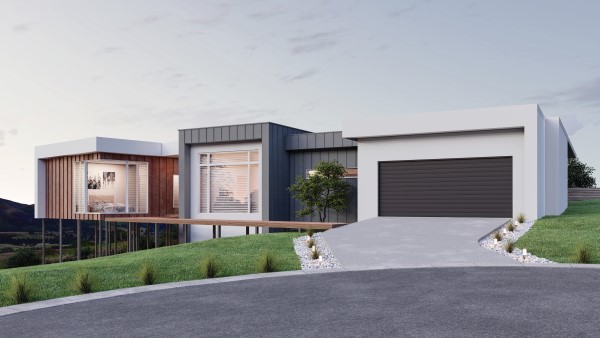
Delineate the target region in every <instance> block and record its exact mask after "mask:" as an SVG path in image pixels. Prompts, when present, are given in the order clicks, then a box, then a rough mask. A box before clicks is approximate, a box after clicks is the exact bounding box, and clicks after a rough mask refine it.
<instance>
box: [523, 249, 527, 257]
mask: <svg viewBox="0 0 600 338" xmlns="http://www.w3.org/2000/svg"><path fill="white" fill-rule="evenodd" d="M525 257H527V249H523V258H525Z"/></svg>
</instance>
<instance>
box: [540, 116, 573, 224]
mask: <svg viewBox="0 0 600 338" xmlns="http://www.w3.org/2000/svg"><path fill="white" fill-rule="evenodd" d="M545 125H546V134H545V135H546V141H545V154H546V158H545V179H546V184H545V185H546V191H545V194H546V196H545V201H546V215H560V214H562V213H563V212H564V211H565V209H566V208H567V205H568V199H569V198H568V195H569V191H568V179H569V178H568V167H569V163H568V161H569V159H568V156H569V154H568V151H569V149H568V147H569V141H568V138H567V134H566V132H565V130H564V128H563V126H562V123H561V122H560V119H559V118H558V117H551V118H547V119H546V121H545Z"/></svg>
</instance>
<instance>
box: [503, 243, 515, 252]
mask: <svg viewBox="0 0 600 338" xmlns="http://www.w3.org/2000/svg"><path fill="white" fill-rule="evenodd" d="M514 249H515V242H512V241H508V242H506V243H504V250H505V251H506V252H508V253H512V252H513V250H514Z"/></svg>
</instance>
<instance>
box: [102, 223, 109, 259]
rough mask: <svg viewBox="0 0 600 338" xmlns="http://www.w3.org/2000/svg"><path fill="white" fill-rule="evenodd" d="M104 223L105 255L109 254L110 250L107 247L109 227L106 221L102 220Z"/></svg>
mask: <svg viewBox="0 0 600 338" xmlns="http://www.w3.org/2000/svg"><path fill="white" fill-rule="evenodd" d="M103 223H104V233H105V235H106V236H105V237H106V244H105V245H104V248H105V250H106V251H105V252H106V255H107V256H110V251H109V250H108V248H110V232H109V231H108V228H109V224H108V222H107V221H103Z"/></svg>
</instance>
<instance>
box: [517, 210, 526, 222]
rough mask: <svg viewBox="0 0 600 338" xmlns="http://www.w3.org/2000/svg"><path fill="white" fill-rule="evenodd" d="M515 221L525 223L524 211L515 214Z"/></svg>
mask: <svg viewBox="0 0 600 338" xmlns="http://www.w3.org/2000/svg"><path fill="white" fill-rule="evenodd" d="M517 222H519V223H521V224H523V223H525V214H524V213H522V212H521V213H519V214H518V215H517Z"/></svg>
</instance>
